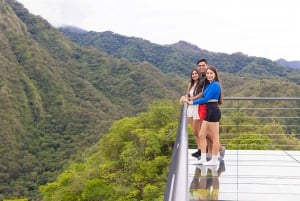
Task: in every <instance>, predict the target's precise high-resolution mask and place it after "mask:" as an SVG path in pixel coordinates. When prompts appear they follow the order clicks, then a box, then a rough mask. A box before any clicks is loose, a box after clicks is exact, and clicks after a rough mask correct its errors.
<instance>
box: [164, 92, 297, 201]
mask: <svg viewBox="0 0 300 201" xmlns="http://www.w3.org/2000/svg"><path fill="white" fill-rule="evenodd" d="M220 108H221V112H222V119H221V122H220V143H221V144H222V145H224V146H225V147H226V152H225V157H224V158H223V160H219V164H218V165H217V166H203V165H199V164H197V162H198V160H197V159H196V158H194V157H192V156H191V154H192V153H193V152H195V151H196V143H195V136H194V135H193V134H192V133H188V122H187V116H186V110H187V104H184V105H183V107H182V111H181V116H180V121H179V124H178V131H177V137H176V141H175V142H174V148H173V154H172V159H171V166H170V170H169V175H168V181H167V186H166V189H165V196H164V201H200V200H205V201H208V200H223V201H225V200H226V201H297V200H300V141H299V140H300V98H284V97H238V98H237V97H229V98H225V104H224V105H222V106H221V107H220Z"/></svg>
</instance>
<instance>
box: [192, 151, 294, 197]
mask: <svg viewBox="0 0 300 201" xmlns="http://www.w3.org/2000/svg"><path fill="white" fill-rule="evenodd" d="M194 151H196V150H195V149H189V150H188V155H189V156H188V191H189V194H188V197H189V200H190V201H199V200H230V201H231V200H232V201H234V200H243V201H247V200H248V201H277V200H278V201H296V200H300V151H276V150H275V151H274V150H226V154H225V157H224V159H223V160H221V161H219V165H218V166H203V165H195V164H196V163H197V161H198V160H197V159H196V158H194V157H192V156H191V153H193V152H194ZM203 172H205V173H206V175H207V176H201V175H205V173H204V174H203ZM213 172H214V175H215V176H213V175H212V173H213Z"/></svg>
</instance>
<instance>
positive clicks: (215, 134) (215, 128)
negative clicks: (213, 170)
mask: <svg viewBox="0 0 300 201" xmlns="http://www.w3.org/2000/svg"><path fill="white" fill-rule="evenodd" d="M207 127H208V130H209V133H210V136H211V138H212V159H211V160H210V161H208V162H207V163H205V164H204V165H217V162H218V154H219V147H220V142H219V122H207Z"/></svg>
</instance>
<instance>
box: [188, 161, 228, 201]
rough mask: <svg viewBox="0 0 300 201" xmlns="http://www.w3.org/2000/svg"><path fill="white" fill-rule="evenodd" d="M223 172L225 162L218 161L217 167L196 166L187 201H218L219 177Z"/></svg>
mask: <svg viewBox="0 0 300 201" xmlns="http://www.w3.org/2000/svg"><path fill="white" fill-rule="evenodd" d="M222 172H225V162H224V161H223V160H221V161H220V163H219V166H210V167H207V166H196V169H195V174H194V178H193V180H192V182H191V184H190V189H189V200H191V201H200V200H218V198H219V188H220V183H219V176H220V175H221V173H222Z"/></svg>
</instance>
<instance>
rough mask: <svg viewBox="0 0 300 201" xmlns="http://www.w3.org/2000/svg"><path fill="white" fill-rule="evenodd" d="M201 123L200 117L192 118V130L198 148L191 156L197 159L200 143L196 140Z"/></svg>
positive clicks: (199, 152)
mask: <svg viewBox="0 0 300 201" xmlns="http://www.w3.org/2000/svg"><path fill="white" fill-rule="evenodd" d="M201 124H202V121H201V120H200V119H196V120H195V119H194V120H193V132H194V135H195V140H196V144H197V148H198V150H197V151H196V152H194V153H192V156H193V157H195V158H197V159H199V158H200V157H201V148H200V143H199V140H198V133H199V131H200V127H201Z"/></svg>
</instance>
